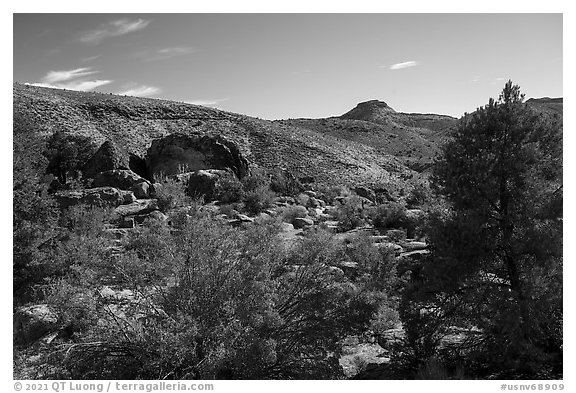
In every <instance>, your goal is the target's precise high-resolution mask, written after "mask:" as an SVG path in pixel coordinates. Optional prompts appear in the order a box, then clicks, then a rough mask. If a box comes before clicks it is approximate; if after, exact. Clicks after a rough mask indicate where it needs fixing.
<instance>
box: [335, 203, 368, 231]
mask: <svg viewBox="0 0 576 393" xmlns="http://www.w3.org/2000/svg"><path fill="white" fill-rule="evenodd" d="M368 213H369V209H368V208H366V207H365V206H364V203H363V201H362V199H361V198H360V197H359V196H357V195H352V196H350V197H348V198H346V199H345V202H344V203H343V204H340V205H338V207H337V211H336V219H337V220H338V225H339V227H340V229H341V230H343V231H348V230H350V229H354V228H357V227H359V226H362V225H364V224H366V218H367V217H368Z"/></svg>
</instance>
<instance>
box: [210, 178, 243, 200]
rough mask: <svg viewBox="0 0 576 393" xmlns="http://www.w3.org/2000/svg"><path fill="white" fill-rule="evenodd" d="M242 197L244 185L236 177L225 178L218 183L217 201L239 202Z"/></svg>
mask: <svg viewBox="0 0 576 393" xmlns="http://www.w3.org/2000/svg"><path fill="white" fill-rule="evenodd" d="M242 195H243V189H242V183H241V182H240V180H238V178H236V176H225V177H222V178H221V179H220V180H219V181H218V183H217V190H216V199H218V200H219V201H220V202H221V203H233V202H239V201H240V200H241V199H242Z"/></svg>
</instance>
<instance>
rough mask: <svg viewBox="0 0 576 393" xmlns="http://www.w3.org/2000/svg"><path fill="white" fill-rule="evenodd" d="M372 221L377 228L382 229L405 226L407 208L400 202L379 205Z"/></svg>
mask: <svg viewBox="0 0 576 393" xmlns="http://www.w3.org/2000/svg"><path fill="white" fill-rule="evenodd" d="M372 223H373V224H374V226H375V227H376V228H381V229H390V228H393V229H400V228H405V226H406V224H407V219H406V208H405V207H404V206H402V205H401V204H399V203H387V204H382V205H378V206H377V207H376V210H374V212H373V213H372ZM405 229H406V228H405Z"/></svg>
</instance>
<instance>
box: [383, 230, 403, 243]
mask: <svg viewBox="0 0 576 393" xmlns="http://www.w3.org/2000/svg"><path fill="white" fill-rule="evenodd" d="M387 236H388V239H390V241H391V242H393V243H399V242H403V241H404V240H406V230H405V229H392V230H389V231H388V232H387Z"/></svg>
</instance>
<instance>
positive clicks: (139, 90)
mask: <svg viewBox="0 0 576 393" xmlns="http://www.w3.org/2000/svg"><path fill="white" fill-rule="evenodd" d="M161 91H162V90H161V89H160V88H158V87H154V86H146V85H141V86H133V87H130V88H127V89H125V90H122V91H119V92H117V93H116V94H120V95H125V96H136V97H148V96H151V95H154V94H158V93H160V92H161Z"/></svg>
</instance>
